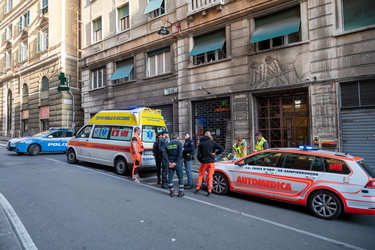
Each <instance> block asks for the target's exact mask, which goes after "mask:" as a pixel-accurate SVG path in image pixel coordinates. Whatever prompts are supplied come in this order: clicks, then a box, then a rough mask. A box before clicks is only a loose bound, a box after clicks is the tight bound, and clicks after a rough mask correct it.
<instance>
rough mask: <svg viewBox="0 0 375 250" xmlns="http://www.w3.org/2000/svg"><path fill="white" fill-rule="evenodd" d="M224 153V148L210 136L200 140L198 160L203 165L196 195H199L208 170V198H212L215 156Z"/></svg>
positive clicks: (200, 168)
mask: <svg viewBox="0 0 375 250" xmlns="http://www.w3.org/2000/svg"><path fill="white" fill-rule="evenodd" d="M223 151H224V148H223V147H222V146H220V144H218V143H217V142H216V141H214V140H211V138H210V137H208V136H203V137H201V138H200V141H199V146H198V154H197V158H198V160H199V162H200V163H201V165H200V167H199V176H198V180H197V184H196V187H195V193H196V194H198V193H199V189H200V188H201V186H202V180H203V176H204V173H205V172H206V170H207V171H208V175H207V191H208V192H207V197H211V196H212V183H213V175H214V172H215V165H214V162H215V156H216V155H218V154H221V153H222V152H223Z"/></svg>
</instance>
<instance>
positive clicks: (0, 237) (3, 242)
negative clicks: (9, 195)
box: [0, 193, 23, 250]
mask: <svg viewBox="0 0 375 250" xmlns="http://www.w3.org/2000/svg"><path fill="white" fill-rule="evenodd" d="M7 207H8V202H6V200H5V198H4V196H3V195H2V194H1V193H0V249H7V250H21V249H23V248H22V246H21V242H20V240H19V238H18V236H17V234H16V232H15V230H14V223H13V222H12V220H11V217H10V215H9V211H8V208H7Z"/></svg>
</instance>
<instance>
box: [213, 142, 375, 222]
mask: <svg viewBox="0 0 375 250" xmlns="http://www.w3.org/2000/svg"><path fill="white" fill-rule="evenodd" d="M228 191H233V192H240V193H245V194H250V195H256V196H261V197H265V198H270V199H276V200H280V201H285V202H291V203H296V204H300V205H305V206H308V207H309V209H310V210H311V212H312V213H313V214H314V215H315V216H317V217H320V218H323V219H334V218H337V217H338V216H339V215H340V214H341V213H343V212H346V213H358V214H371V215H375V171H374V170H373V169H371V168H370V167H369V166H368V165H366V163H365V162H364V161H363V158H359V157H354V156H351V155H348V154H344V153H337V152H330V151H324V150H319V149H317V148H314V147H310V146H309V147H306V146H300V148H278V149H276V148H274V149H269V150H264V151H260V152H256V153H253V154H250V155H248V156H246V157H243V158H241V159H238V160H235V161H232V162H216V163H215V173H214V178H213V192H214V193H216V194H226V193H228Z"/></svg>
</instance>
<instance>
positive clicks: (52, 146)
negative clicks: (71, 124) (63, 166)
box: [42, 131, 66, 152]
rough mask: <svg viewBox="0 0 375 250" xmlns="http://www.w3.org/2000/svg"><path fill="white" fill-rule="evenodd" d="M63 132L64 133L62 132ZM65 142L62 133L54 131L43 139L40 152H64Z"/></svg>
mask: <svg viewBox="0 0 375 250" xmlns="http://www.w3.org/2000/svg"><path fill="white" fill-rule="evenodd" d="M64 132H65V131H64ZM65 150H66V141H64V140H63V131H56V132H53V133H52V134H49V135H48V136H47V137H46V138H44V139H43V143H42V151H44V152H65Z"/></svg>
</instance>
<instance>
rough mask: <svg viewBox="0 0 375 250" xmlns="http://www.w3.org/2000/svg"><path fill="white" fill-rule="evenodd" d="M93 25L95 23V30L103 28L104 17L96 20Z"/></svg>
mask: <svg viewBox="0 0 375 250" xmlns="http://www.w3.org/2000/svg"><path fill="white" fill-rule="evenodd" d="M93 25H94V31H98V30H101V29H102V19H101V18H100V19H98V20H95V21H94V22H93Z"/></svg>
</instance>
